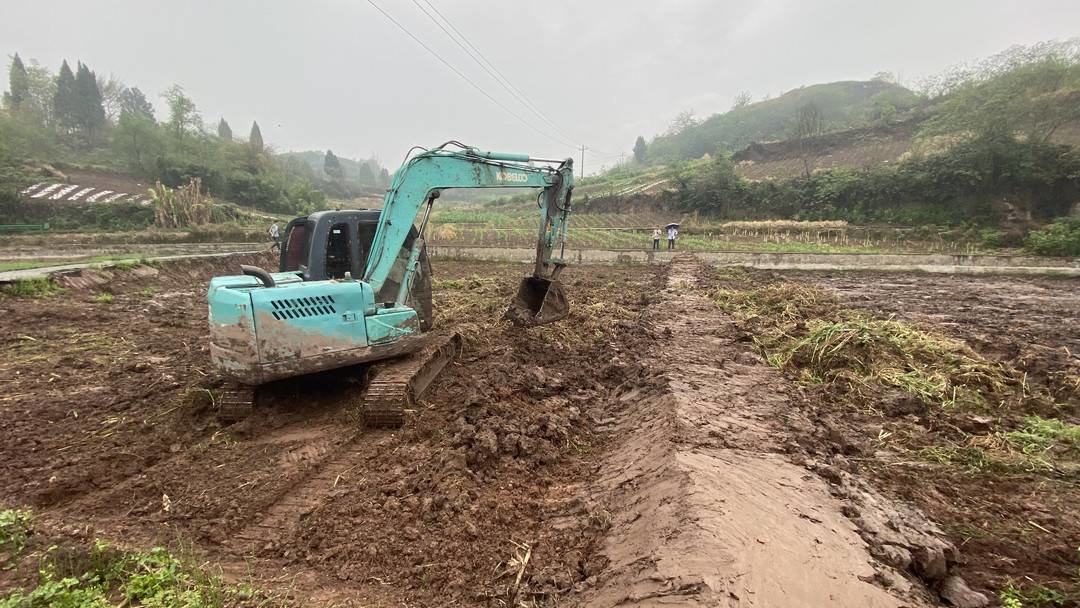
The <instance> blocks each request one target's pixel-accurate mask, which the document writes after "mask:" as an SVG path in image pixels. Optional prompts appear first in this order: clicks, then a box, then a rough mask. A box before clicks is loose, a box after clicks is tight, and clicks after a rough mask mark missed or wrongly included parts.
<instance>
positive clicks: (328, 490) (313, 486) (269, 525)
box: [226, 430, 389, 553]
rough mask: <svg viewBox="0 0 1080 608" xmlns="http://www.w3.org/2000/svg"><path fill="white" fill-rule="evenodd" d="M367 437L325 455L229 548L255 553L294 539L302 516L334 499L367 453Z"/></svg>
mask: <svg viewBox="0 0 1080 608" xmlns="http://www.w3.org/2000/svg"><path fill="white" fill-rule="evenodd" d="M365 435H366V436H367V437H369V438H370V437H371V435H370V434H367V433H365V432H364V431H362V430H357V431H355V432H353V433H352V435H351V436H350V437H348V438H347V439H346V440H345V441H344V442H343V443H342V444H341V445H339V446H337V448H336V449H333V450H329V451H326V452H324V453H323V454H322V459H321V460H320V461H319V462H318V463H317V464H316V465H315V466H313V467H312V468H311V469H310V471H309V472H308V473H307V474H306V475H304V476H303V477H302V478H301V479H299V480H297V482H296V483H295V484H293V485H292V486H291V487H289V488H288V489H287V490H286V491H285V492H283V493H282V494H280V495H279V496H278V497H277V498H275V499H274V500H273V502H272V503H271V504H270V506H269V507H267V508H266V509H265V510H264V512H263V514H262V515H261V516H259V517H256V518H255V520H254V521H253V522H251V523H249V524H248V525H247V526H245V527H244V528H243V529H242V530H241V531H240V532H238V533H236V534H235V535H233V538H232V539H230V541H229V542H228V543H226V548H228V549H231V550H233V551H238V552H241V553H252V552H258V551H259V550H261V549H264V548H268V546H273V545H274V544H275V543H277V542H280V541H281V540H284V539H288V538H291V537H292V536H293V533H294V532H295V531H296V529H297V527H298V526H299V525H300V523H301V520H302V519H303V517H304V516H306V515H307V514H309V513H311V512H312V511H314V510H315V509H317V508H318V507H319V505H321V504H322V502H323V501H324V500H325V499H326V498H328V497H330V496H332V495H333V492H334V489H335V488H336V487H337V486H338V483H339V482H341V481H343V480H344V479H345V478H346V477H348V476H349V475H350V474H352V473H353V471H354V470H355V469H356V468H357V467H358V466H359V464H358V460H359V459H360V458H361V456H362V455H363V454H364V452H366V450H363V449H361V446H360V438H361V437H362V436H365ZM383 435H384V438H385V436H389V434H388V433H383ZM374 443H375V444H378V443H380V441H378V440H377V441H375V442H374Z"/></svg>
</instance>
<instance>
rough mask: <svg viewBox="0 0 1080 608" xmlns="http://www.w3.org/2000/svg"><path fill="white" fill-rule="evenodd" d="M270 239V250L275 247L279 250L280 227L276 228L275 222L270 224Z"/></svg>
mask: <svg viewBox="0 0 1080 608" xmlns="http://www.w3.org/2000/svg"><path fill="white" fill-rule="evenodd" d="M270 239H271V240H272V241H274V244H273V245H271V246H270V251H273V250H275V249H277V250H279V251H280V250H281V229H280V228H278V225H277V222H274V223H273V224H270Z"/></svg>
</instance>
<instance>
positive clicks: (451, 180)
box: [207, 143, 573, 426]
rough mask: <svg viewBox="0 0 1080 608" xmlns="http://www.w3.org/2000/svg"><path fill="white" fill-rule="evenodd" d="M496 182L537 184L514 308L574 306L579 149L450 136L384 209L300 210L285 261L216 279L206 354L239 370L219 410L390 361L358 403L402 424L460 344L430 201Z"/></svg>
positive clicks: (532, 310) (219, 366)
mask: <svg viewBox="0 0 1080 608" xmlns="http://www.w3.org/2000/svg"><path fill="white" fill-rule="evenodd" d="M453 146H456V148H454V147H453ZM496 187H497V188H506V187H511V188H535V189H540V190H541V192H540V195H539V197H538V207H539V224H540V226H539V231H538V238H537V245H536V260H535V264H534V267H533V273H532V275H531V276H529V277H526V278H525V279H524V280H522V282H521V285H520V286H519V288H518V291H517V294H516V296H515V297H514V299H513V300H512V301H511V303H510V306H509V307H508V309H507V311H506V314H505V315H504V318H506V319H508V320H510V321H511V322H512V323H514V324H516V325H518V326H522V327H530V326H535V325H544V324H547V323H552V322H555V321H558V320H559V319H562V318H564V317H566V316H567V314H569V304H568V300H567V297H566V294H565V291H564V289H563V286H562V284H561V283H560V282H559V280H558V279H559V274H560V273H561V271H562V269H563V268H564V267H565V265H566V263H565V261H564V260H563V259H562V257H561V256H562V251H563V249H564V247H565V241H566V228H567V225H566V222H567V219H568V217H569V214H570V197H571V193H572V190H573V168H572V161H571V160H570V159H567V160H565V161H559V162H554V161H534V160H533V159H530V158H529V157H528V156H525V155H519V154H501V153H494V152H484V151H480V150H477V149H475V148H469V147H465V146H461V145H460V144H455V143H450V144H444V145H443V146H439V147H438V148H435V149H433V150H429V151H425V152H423V153H422V154H418V155H416V156H414V157H412V158H411V159H409V160H408V161H406V163H405V164H404V165H402V167H401V168H400V169H398V171H397V172H396V173H395V175H394V178H393V180H392V181H391V184H390V187H389V188H388V190H387V194H386V197H385V199H384V201H383V207H382V209H381V210H370V209H358V210H337V211H322V212H317V213H313V214H311V215H308V216H304V217H300V218H296V219H294V220H293V221H291V222H290V223H289V224H288V226H286V229H285V233H284V238H283V243H282V247H281V254H280V260H279V267H278V271H277V272H268V271H266V270H263V269H260V268H255V267H250V266H244V267H241V270H242V274H239V275H233V276H221V277H215V278H214V279H212V280H211V282H210V287H209V292H208V296H207V297H208V301H209V307H210V314H209V319H210V358H211V361H212V363H213V365H214V367H215V368H216V370H217V371H218V372H219V373H220V374H221V375H222V376H223V377H225V378H226V379H227V380H228V382H229V383H228V384H227V386H226V390H225V391H224V395H223V396H222V398H221V400H220V401H221V403H220V406H219V413H220V414H221V416H222V417H223V418H225V419H226V420H230V421H231V420H235V419H238V418H242V417H243V416H244V415H245V414H246V413H247V412H248V411H250V409H251V406H252V403H253V400H254V387H256V386H258V385H260V384H264V383H266V382H270V381H273V380H279V379H283V378H289V377H295V376H302V375H306V374H311V373H315V372H319V371H324V370H329V369H335V368H340V367H346V366H351V365H357V364H361V363H373V362H385V363H380V364H378V365H375V366H374V367H373V368H372V370H373V371H374V372H375V373H374V376H373V378H372V379H369V381H368V382H367V390H366V395H365V399H364V405H363V407H362V413H363V416H364V419H365V420H366V421H367V422H368V424H371V425H375V426H396V425H398V424H400V423H401V421H402V420H403V416H404V412H406V411H407V410H408V409H409V407H410V404H411V403H413V402H414V401H415V399H417V398H418V397H419V396H420V394H422V393H423V390H424V389H426V388H427V386H428V385H429V384H430V382H431V380H433V379H434V378H435V377H436V376H437V375H438V373H439V371H441V369H442V368H443V367H444V366H445V365H446V363H447V362H448V361H449V360H452V359H453V357H454V356H456V354H457V352H458V351H459V350H460V346H461V340H460V337H458V336H457V335H455V334H453V333H446V332H443V333H440V332H438V331H429V330H432V325H433V320H432V303H431V269H430V263H429V262H428V259H427V250H426V247H425V242H424V234H425V231H426V227H427V224H428V220H429V219H430V214H431V209H432V206H433V204H434V203H435V201H436V200H437V199H438V198H439V195H440V192H441V190H443V189H447V188H496ZM421 210H423V211H424V213H423V217H422V220H421V221H420V224H419V227H417V226H416V225H415V221H416V218H417V217H418V216H419V214H420V212H421Z"/></svg>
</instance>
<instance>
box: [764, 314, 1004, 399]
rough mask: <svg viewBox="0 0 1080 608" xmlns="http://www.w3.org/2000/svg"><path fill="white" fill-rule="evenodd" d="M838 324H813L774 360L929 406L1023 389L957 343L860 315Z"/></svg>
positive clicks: (819, 377) (810, 375)
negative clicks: (886, 388)
mask: <svg viewBox="0 0 1080 608" xmlns="http://www.w3.org/2000/svg"><path fill="white" fill-rule="evenodd" d="M849 316H850V318H848V319H844V320H840V321H827V320H811V321H809V322H808V323H807V324H806V328H807V331H806V335H805V337H803V338H801V339H790V340H787V341H785V343H783V344H781V345H780V346H781V348H779V349H778V350H777V351H776V353H775V355H774V356H773V358H772V360H774V362H775V364H776V365H778V366H781V367H784V366H794V367H796V368H797V369H799V370H800V375H801V376H802V377H803V378H805V379H808V380H812V381H817V382H833V381H836V380H847V381H849V382H851V383H852V384H853V385H859V384H865V382H866V381H868V380H869V381H876V382H879V383H881V384H884V385H886V386H891V387H895V388H898V389H900V390H903V391H904V392H906V393H908V394H910V395H913V396H915V397H918V398H919V399H920V400H922V401H923V402H925V403H928V404H941V405H944V406H951V405H956V404H958V403H963V404H968V405H985V403H986V401H985V398H984V395H987V394H994V395H998V394H1002V393H1003V392H1005V391H1006V390H1007V388H1006V387H1007V386H1008V385H1015V384H1017V383H1019V381H1020V378H1018V377H1017V374H1016V373H1015V371H1014V370H1009V369H1007V368H1005V367H1004V366H1002V365H1000V364H997V363H993V362H991V361H988V360H987V359H985V358H983V357H981V356H980V355H978V354H977V353H975V352H974V351H973V350H971V348H970V347H969V346H968V345H967V344H965V343H963V342H961V341H959V340H954V339H951V338H946V337H943V336H937V335H933V334H930V333H927V332H924V331H921V330H918V329H915V328H914V327H912V326H911V325H909V324H907V323H904V322H901V321H895V320H876V319H869V318H866V317H864V316H862V315H859V314H850V315H849Z"/></svg>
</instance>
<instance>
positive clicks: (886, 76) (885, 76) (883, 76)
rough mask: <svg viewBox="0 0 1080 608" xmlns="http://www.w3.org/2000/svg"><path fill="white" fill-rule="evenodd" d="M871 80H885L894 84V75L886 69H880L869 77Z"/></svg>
mask: <svg viewBox="0 0 1080 608" xmlns="http://www.w3.org/2000/svg"><path fill="white" fill-rule="evenodd" d="M871 80H873V81H874V82H887V83H889V84H896V75H895V74H893V73H892V72H890V71H888V70H882V71H880V72H878V73H877V74H874V77H873V78H871Z"/></svg>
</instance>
